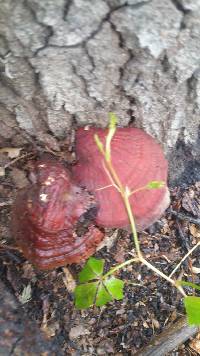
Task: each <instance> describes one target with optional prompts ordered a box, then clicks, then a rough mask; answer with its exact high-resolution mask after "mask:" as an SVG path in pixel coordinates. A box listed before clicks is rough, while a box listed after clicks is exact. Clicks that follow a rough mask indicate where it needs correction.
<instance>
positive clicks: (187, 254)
mask: <svg viewBox="0 0 200 356" xmlns="http://www.w3.org/2000/svg"><path fill="white" fill-rule="evenodd" d="M199 245H200V241H199V242H198V243H197V244H196V245H195V246H193V247H192V248H191V250H190V251H188V253H186V255H185V256H184V257H183V258H182V260H181V261H180V262H179V263H178V264H177V266H176V267H175V268H174V269H173V271H172V273H171V274H170V275H169V277H172V276H173V275H174V273H175V272H176V271H177V269H179V267H180V266H181V264H182V263H183V262H184V261H185V260H186V258H188V256H189V255H191V253H192V252H193V251H194V250H195V249H196V248H197V247H198V246H199Z"/></svg>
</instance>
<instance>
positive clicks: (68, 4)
mask: <svg viewBox="0 0 200 356" xmlns="http://www.w3.org/2000/svg"><path fill="white" fill-rule="evenodd" d="M72 4H73V0H66V3H65V5H64V9H63V18H62V19H63V20H64V21H67V15H68V13H69V10H70V7H71V6H72Z"/></svg>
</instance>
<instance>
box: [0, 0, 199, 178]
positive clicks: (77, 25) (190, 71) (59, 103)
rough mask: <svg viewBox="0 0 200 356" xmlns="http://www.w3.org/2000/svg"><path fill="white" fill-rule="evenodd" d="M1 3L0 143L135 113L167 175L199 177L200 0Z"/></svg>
mask: <svg viewBox="0 0 200 356" xmlns="http://www.w3.org/2000/svg"><path fill="white" fill-rule="evenodd" d="M0 8H1V12H0V69H1V76H0V118H1V119H0V138H1V141H2V142H1V143H2V144H5V143H6V144H7V143H9V142H12V144H14V145H19V144H20V145H21V144H22V143H23V142H26V140H27V137H32V138H33V139H34V138H37V140H39V141H42V142H45V141H47V140H49V139H52V137H51V135H52V134H53V136H54V137H56V138H63V137H64V136H65V135H66V132H67V131H70V129H71V127H72V125H74V124H76V125H86V124H94V125H97V126H101V127H102V126H103V127H104V126H106V125H107V123H108V112H109V111H113V112H115V113H116V114H117V115H118V116H119V117H120V125H121V126H127V125H128V124H130V123H132V122H133V121H134V125H136V126H137V127H142V128H144V129H145V131H147V132H148V133H150V134H151V135H153V136H154V137H155V138H157V139H158V141H159V142H161V143H162V144H163V145H164V148H165V151H166V153H167V155H168V158H170V163H171V179H172V181H175V180H177V179H178V178H179V181H180V178H181V177H182V178H181V179H183V178H184V177H185V176H187V174H186V173H187V170H188V169H189V170H190V171H191V170H194V172H193V175H194V177H193V178H194V179H197V178H199V170H198V169H197V168H199V167H197V165H198V160H199V156H200V148H199V147H200V145H199V123H200V71H199V68H200V41H199V38H200V1H199V0H193V1H188V0H187V1H186V0H166V1H160V0H143V1H139V0H126V1H125V0H107V1H105V0H104V1H103V0H92V1H91V0H57V1H54V0H43V1H40V0H18V1H15V0H0ZM52 140H53V139H52ZM194 167H195V169H197V171H195V169H193V168H194ZM177 168H178V169H177ZM185 172H186V173H185ZM184 175H185V176H184Z"/></svg>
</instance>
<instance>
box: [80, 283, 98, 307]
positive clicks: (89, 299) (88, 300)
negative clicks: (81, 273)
mask: <svg viewBox="0 0 200 356" xmlns="http://www.w3.org/2000/svg"><path fill="white" fill-rule="evenodd" d="M98 284H99V282H90V283H85V284H80V285H79V286H77V287H76V288H75V291H74V295H75V306H76V308H77V309H86V308H89V307H90V306H91V305H93V304H94V303H95V297H96V292H97V288H98Z"/></svg>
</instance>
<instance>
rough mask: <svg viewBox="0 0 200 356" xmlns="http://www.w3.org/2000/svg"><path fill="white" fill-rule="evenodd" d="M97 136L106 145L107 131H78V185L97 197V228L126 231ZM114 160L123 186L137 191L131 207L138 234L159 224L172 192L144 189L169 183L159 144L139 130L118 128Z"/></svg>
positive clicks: (124, 217)
mask: <svg viewBox="0 0 200 356" xmlns="http://www.w3.org/2000/svg"><path fill="white" fill-rule="evenodd" d="M94 134H97V135H98V137H99V139H100V140H101V142H102V143H103V144H105V139H106V135H107V134H108V130H107V129H95V128H90V129H88V130H84V128H79V129H78V130H77V134H76V153H77V160H78V162H77V164H76V165H75V166H74V167H73V175H74V178H75V180H76V182H77V183H78V184H80V185H82V186H84V187H86V188H87V189H88V190H89V191H91V192H93V193H94V194H95V197H96V200H97V201H98V203H99V210H98V212H97V216H96V220H95V221H96V224H97V225H99V226H102V227H107V228H114V227H118V228H126V227H128V225H129V220H128V216H127V212H126V210H125V206H124V203H123V200H122V197H121V195H120V193H119V192H118V191H117V189H116V188H115V187H114V186H112V184H111V180H110V178H109V176H108V173H107V172H106V169H105V165H104V164H103V158H102V155H101V153H100V152H99V149H98V147H97V145H96V143H95V141H94ZM111 157H112V163H113V167H114V169H115V171H116V172H117V174H118V176H119V178H120V180H121V182H122V184H123V186H127V187H128V188H129V190H130V191H136V190H138V191H137V192H135V193H134V194H132V195H131V196H130V203H131V207H132V210H133V215H134V218H135V221H136V227H137V230H138V231H141V230H143V229H145V228H147V227H148V226H150V225H151V224H152V223H154V222H155V221H156V220H158V219H159V218H160V217H161V215H162V214H163V212H164V211H165V209H166V208H167V207H168V205H169V201H170V200H169V191H168V188H167V186H166V185H165V186H164V187H163V188H160V189H153V190H149V189H141V190H140V188H141V187H144V186H146V185H147V184H148V183H149V182H151V181H164V182H165V183H167V169H168V164H167V161H166V159H165V157H164V154H163V152H162V149H161V147H160V146H159V144H158V143H157V142H156V141H155V140H154V139H153V138H152V137H151V136H150V135H148V134H147V133H145V132H144V131H142V130H141V129H137V128H117V130H116V132H115V135H114V137H113V139H112V142H111Z"/></svg>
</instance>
